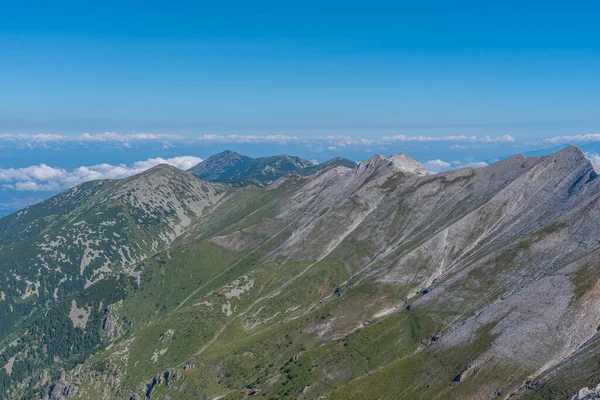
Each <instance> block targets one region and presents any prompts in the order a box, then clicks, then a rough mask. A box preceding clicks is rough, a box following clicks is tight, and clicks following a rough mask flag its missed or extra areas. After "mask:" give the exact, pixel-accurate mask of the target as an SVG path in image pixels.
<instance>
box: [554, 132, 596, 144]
mask: <svg viewBox="0 0 600 400" xmlns="http://www.w3.org/2000/svg"><path fill="white" fill-rule="evenodd" d="M544 142H546V143H552V144H562V143H587V142H600V133H587V134H584V135H571V136H554V137H551V138H547V139H544Z"/></svg>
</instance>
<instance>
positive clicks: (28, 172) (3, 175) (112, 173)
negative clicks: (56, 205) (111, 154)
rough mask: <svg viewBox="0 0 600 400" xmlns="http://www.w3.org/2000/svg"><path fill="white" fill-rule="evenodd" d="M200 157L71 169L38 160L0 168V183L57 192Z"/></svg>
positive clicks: (186, 166)
mask: <svg viewBox="0 0 600 400" xmlns="http://www.w3.org/2000/svg"><path fill="white" fill-rule="evenodd" d="M201 161H202V159H201V158H198V157H194V156H182V157H173V158H161V157H157V158H149V159H147V160H145V161H137V162H135V163H133V164H131V165H125V164H120V165H112V164H98V165H91V166H81V167H78V168H75V169H73V170H71V171H67V170H66V169H63V168H54V167H50V166H48V165H46V164H40V165H32V166H30V167H25V168H8V169H0V183H1V184H2V187H3V188H4V189H13V190H19V191H32V192H39V191H51V192H57V191H61V190H65V189H68V188H70V187H73V186H75V185H78V184H80V183H83V182H87V181H90V180H96V179H120V178H125V177H128V176H131V175H135V174H138V173H140V172H143V171H145V170H147V169H149V168H152V167H155V166H157V165H159V164H169V165H172V166H174V167H177V168H180V169H183V170H187V169H189V168H191V167H193V166H194V165H196V164H198V163H199V162H201Z"/></svg>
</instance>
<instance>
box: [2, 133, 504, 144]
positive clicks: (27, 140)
mask: <svg viewBox="0 0 600 400" xmlns="http://www.w3.org/2000/svg"><path fill="white" fill-rule="evenodd" d="M2 142H4V143H19V144H20V143H23V144H25V145H31V144H38V145H43V144H45V143H60V142H69V143H119V144H121V145H122V146H123V147H130V146H131V143H135V142H158V143H161V144H162V145H163V147H170V146H171V144H172V143H177V142H186V143H187V142H198V143H203V142H218V143H279V144H286V143H305V144H311V143H317V144H320V145H326V146H333V147H337V148H343V147H345V146H371V145H378V144H390V143H402V142H423V143H426V142H453V143H457V142H481V143H499V142H516V139H515V138H514V137H512V136H511V135H503V136H498V137H490V136H485V137H483V138H478V137H477V136H465V135H451V136H426V135H418V136H410V135H402V134H399V135H393V136H383V137H379V138H375V137H367V138H365V137H355V136H342V135H328V136H312V137H299V136H289V135H279V134H278V135H214V134H204V135H201V136H198V137H186V136H181V135H172V134H155V133H145V132H141V133H134V134H119V133H115V132H104V133H98V134H90V133H84V134H81V135H78V136H69V135H57V134H47V133H42V134H36V135H25V134H0V143H2Z"/></svg>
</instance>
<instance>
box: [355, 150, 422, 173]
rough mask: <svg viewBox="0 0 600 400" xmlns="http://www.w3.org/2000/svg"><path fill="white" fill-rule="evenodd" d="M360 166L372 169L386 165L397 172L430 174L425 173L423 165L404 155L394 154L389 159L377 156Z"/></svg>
mask: <svg viewBox="0 0 600 400" xmlns="http://www.w3.org/2000/svg"><path fill="white" fill-rule="evenodd" d="M359 165H361V166H364V167H365V168H370V169H372V168H376V167H379V166H381V165H386V166H387V167H391V168H393V169H394V170H395V171H401V172H404V173H409V174H415V175H429V173H428V172H427V171H425V169H424V168H423V167H422V166H421V164H419V163H418V162H417V161H416V160H415V159H413V158H411V157H409V156H408V155H406V154H404V153H401V154H392V155H391V156H389V157H388V158H386V157H384V156H382V155H381V154H375V155H374V156H372V157H370V158H369V159H367V160H365V161H363V162H361V163H360V164H359Z"/></svg>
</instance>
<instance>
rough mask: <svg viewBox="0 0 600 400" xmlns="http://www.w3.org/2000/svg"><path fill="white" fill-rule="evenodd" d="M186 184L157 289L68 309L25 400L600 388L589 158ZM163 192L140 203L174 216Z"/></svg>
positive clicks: (152, 267)
mask: <svg viewBox="0 0 600 400" xmlns="http://www.w3.org/2000/svg"><path fill="white" fill-rule="evenodd" d="M172 174H173V175H172V176H170V178H169V179H168V181H169V182H171V181H175V182H183V183H181V184H177V185H172V184H170V185H168V191H169V193H170V192H171V191H173V192H175V193H178V194H177V196H175V197H176V198H177V199H178V203H177V204H181V206H177V207H172V208H170V209H171V210H172V211H170V212H166V213H165V214H166V215H169V216H172V217H173V218H174V219H175V220H176V221H185V224H182V223H181V222H180V223H179V225H177V226H180V227H179V228H177V229H178V230H177V231H176V232H177V233H178V235H177V237H176V238H174V239H173V240H171V241H170V243H169V244H166V245H165V246H163V247H162V248H158V247H157V248H156V251H154V250H152V248H150V253H154V254H152V256H151V257H147V258H145V259H143V260H141V261H139V262H138V263H136V266H135V271H139V280H137V282H134V280H135V279H137V277H128V276H127V274H121V275H119V276H120V278H119V277H114V279H116V280H111V279H112V278H111V279H103V280H101V281H98V282H96V283H94V284H92V285H89V286H88V287H86V288H84V289H83V291H82V292H80V293H81V294H80V295H75V296H76V297H74V298H70V297H65V298H64V301H63V302H62V303H61V302H60V297H59V303H60V304H57V305H56V306H55V307H51V308H50V309H49V312H50V313H53V314H51V315H56V318H57V319H60V318H63V320H64V321H65V323H66V325H65V324H59V325H52V326H49V327H47V328H46V326H45V325H44V323H40V324H39V325H40V328H38V329H34V328H28V330H27V332H26V334H25V335H22V334H21V333H20V332H16V331H15V333H14V336H7V338H6V340H5V341H4V342H3V344H2V346H6V347H5V349H4V350H3V351H2V353H0V357H2V360H3V361H4V362H5V368H4V370H5V372H6V374H3V373H2V370H1V369H0V382H2V379H9V380H10V381H9V382H13V381H12V379H13V378H14V377H15V376H19V377H20V376H24V377H25V379H24V380H23V382H25V383H24V384H19V385H15V386H9V387H10V389H8V390H9V392H7V393H9V395H10V396H11V397H14V398H21V397H23V396H26V395H27V393H36V394H42V395H43V394H47V395H48V397H49V398H106V399H113V398H114V399H121V398H124V399H129V398H138V399H141V398H144V397H146V398H157V399H166V398H171V399H176V398H230V399H238V398H239V399H241V398H247V397H249V396H256V397H259V398H260V397H266V398H307V399H308V398H331V399H352V398H357V399H361V398H382V399H386V398H389V399H402V398H406V399H414V398H423V399H442V398H443V399H465V398H473V399H486V398H490V399H491V398H503V399H508V398H513V399H514V398H523V399H554V398H556V399H559V398H561V399H562V398H567V399H568V398H571V397H572V396H573V394H574V393H578V392H579V389H580V388H582V387H585V386H587V387H595V385H596V384H597V382H598V379H600V367H598V365H600V364H599V362H600V350H599V349H600V336H599V334H598V330H597V327H598V326H600V312H599V311H598V310H600V296H598V293H599V292H598V282H599V278H598V277H599V276H600V274H598V272H600V262H598V261H597V260H599V258H598V256H599V255H600V242H599V241H598V239H597V237H598V236H599V234H600V232H599V230H600V225H599V224H598V223H597V221H598V220H599V219H600V208H599V207H598V201H599V200H600V183H599V182H600V180H598V179H596V178H597V177H598V170H597V168H596V166H595V165H594V164H593V163H591V162H590V161H589V160H588V159H587V158H586V157H585V155H584V154H583V153H582V152H581V150H579V149H578V148H577V147H574V146H570V147H567V148H564V149H562V150H561V151H559V152H557V153H554V154H552V155H549V156H546V157H529V158H525V157H523V156H520V155H517V156H513V157H510V158H507V159H505V160H502V161H500V162H497V163H495V164H492V165H490V166H487V167H484V168H477V169H475V168H464V169H460V170H454V171H448V172H445V173H440V174H433V175H431V174H428V173H427V172H426V171H424V170H423V169H422V167H421V166H420V165H419V164H418V163H416V161H414V160H412V159H411V158H410V157H408V156H406V155H392V156H390V157H387V158H386V157H383V156H380V155H376V156H373V157H371V158H370V159H368V160H365V161H363V162H361V163H359V164H358V165H356V166H354V167H351V168H349V167H346V166H340V165H336V164H335V163H332V164H331V165H328V166H327V167H326V168H324V169H322V170H319V171H317V172H315V173H313V174H311V175H303V174H292V175H284V176H281V177H279V178H278V179H276V180H274V181H273V183H271V184H270V185H268V186H266V187H264V188H258V187H255V186H247V187H244V188H239V189H236V188H231V187H225V186H214V187H213V186H210V185H213V184H210V183H206V182H202V181H200V180H197V178H195V177H191V178H189V177H188V176H189V175H190V174H186V173H183V172H181V171H172ZM180 175H181V176H180ZM184 176H185V178H183V177H184ZM130 179H131V181H129V183H127V184H126V185H125V187H127V188H128V189H127V190H125V193H126V192H127V191H131V193H132V194H133V193H138V191H136V190H133V189H132V188H133V187H137V185H141V186H142V187H145V186H146V184H145V183H141V182H143V178H140V177H134V178H130ZM184 183H185V184H184ZM120 185H121V184H120ZM186 185H188V186H189V187H188V186H186ZM205 185H208V186H205ZM119 187H122V186H119ZM159 187H160V188H163V189H157V188H153V190H152V191H148V192H144V191H142V192H140V193H147V194H148V196H149V197H146V195H145V194H144V195H141V194H138V195H137V197H136V198H137V199H138V200H134V199H133V198H127V200H126V201H124V202H125V203H126V204H128V205H132V206H134V207H135V208H136V209H138V208H140V207H142V206H141V204H148V206H146V207H142V209H144V208H147V211H148V212H149V213H150V214H151V215H154V214H159V213H161V212H163V211H157V210H165V208H164V207H165V204H170V203H169V201H167V202H161V201H159V200H158V199H157V198H154V197H153V196H152V194H153V193H157V194H158V195H159V197H161V198H162V196H163V195H164V196H167V194H166V193H167V186H164V185H163V186H161V185H159ZM78 190H82V189H78ZM119 190H121V189H119ZM138 190H139V189H138ZM161 190H162V191H163V192H165V193H161ZM221 190H223V191H221ZM188 191H191V192H193V193H195V195H193V196H192V197H190V198H186V197H185V193H188ZM81 193H86V192H81ZM111 193H113V192H112V191H111ZM114 193H121V194H119V195H117V196H116V198H120V199H122V198H123V197H122V196H123V194H122V193H123V192H122V191H116V192H114ZM203 193H204V194H206V196H202V194H203ZM209 194H210V195H209ZM167 197H168V198H169V199H171V198H172V197H171V196H167ZM209 199H210V201H208V200H209ZM198 202H200V203H202V204H206V206H203V207H197V204H198ZM49 204H50V203H49ZM61 204H62V203H61ZM150 205H152V207H159V208H154V209H151V208H150V207H151V206H150ZM160 207H162V208H160ZM185 207H187V208H185ZM178 208H179V209H180V211H179V212H178V211H177V209H178ZM188 209H189V210H190V211H186V210H188ZM40 210H50V211H51V212H52V215H54V214H56V210H54V209H51V208H50V206H49V205H47V206H45V208H42V209H40ZM181 210H184V211H181ZM192 210H196V211H192ZM50 211H49V212H50ZM71 212H74V211H71ZM40 214H42V212H41V211H40V212H39V214H38V215H40ZM73 215H75V214H73ZM179 215H181V216H179ZM55 218H56V217H54V218H51V219H50V218H48V220H49V221H50V223H52V221H54V219H55ZM36 220H39V218H38V219H36ZM41 220H42V221H46V219H44V217H42V218H41ZM143 220H144V219H142V221H143ZM2 222H3V221H2V220H0V226H2ZM46 223H47V222H43V223H42V222H40V224H46ZM75 223H76V221H75ZM19 226H20V227H26V226H29V225H27V224H22V225H19ZM160 226H163V224H160ZM167 226H168V227H169V228H170V229H171V230H174V229H175V228H173V227H172V225H167ZM45 229H47V225H31V227H30V228H29V232H30V233H28V231H27V230H26V229H23V228H19V230H18V232H16V233H14V234H13V237H14V238H17V239H9V238H10V236H8V235H5V237H6V238H4V237H3V240H6V241H7V242H8V241H10V240H21V241H22V243H26V242H27V241H28V240H31V238H34V237H38V236H40V234H41V232H42V231H44V230H45ZM162 229H165V230H166V229H167V228H162ZM36 230H37V232H40V233H36ZM117 233H118V234H120V233H119V232H117ZM28 235H30V236H31V237H29V236H28ZM142 243H143V242H142ZM9 246H12V244H11V245H9ZM5 248H6V246H5V247H3V248H2V250H3V249H5ZM3 251H4V250H3ZM86 269H87V268H86ZM90 269H92V268H90ZM92 270H93V269H92ZM41 289H42V286H40V290H39V293H42V292H47V290H41ZM32 290H33V289H32ZM73 293H79V292H73ZM30 296H32V297H36V295H35V294H32V295H30ZM15 304H16V303H15ZM47 315H50V314H47ZM61 316H62V317H61ZM46 320H47V319H46ZM23 327H25V325H23ZM67 328H68V329H67ZM47 329H55V330H57V329H63V330H66V332H68V334H69V335H71V336H70V337H72V340H71V341H72V343H73V345H72V346H70V348H69V349H62V348H61V347H60V346H59V345H58V344H57V343H55V342H53V341H52V340H50V339H49V338H48V337H47V336H46V335H47V332H49V331H48V330H47ZM19 330H21V329H19ZM82 332H83V333H82ZM78 335H80V336H78ZM94 335H96V336H94ZM80 337H81V339H78V338H80ZM15 339H16V342H14V341H15ZM9 341H13V342H12V343H16V344H9ZM88 342H89V343H92V344H93V345H87V344H86V343H88ZM44 349H46V350H44ZM44 352H47V353H48V355H47V356H44ZM28 354H29V355H30V356H27V355H28ZM32 354H39V356H36V357H41V358H43V357H46V358H43V359H44V360H46V361H45V362H44V363H41V362H39V363H37V364H35V363H31V360H35V359H36V358H35V357H31V355H32ZM53 354H54V356H53ZM56 354H59V355H60V356H61V357H62V355H64V354H77V355H79V356H77V357H76V358H72V359H69V362H66V360H62V359H61V360H60V361H56V359H52V357H55V355H56ZM51 356H52V357H51ZM27 362H30V365H27ZM8 365H10V368H7V366H8ZM24 368H26V370H27V371H33V372H27V373H26V372H20V371H23V369H24ZM8 369H10V370H11V372H10V373H8ZM61 373H62V375H61ZM42 376H44V377H45V378H44V380H43V381H44V384H40V383H39V382H41V380H40V377H42ZM28 379H29V380H28ZM26 382H31V383H30V384H27V383H26ZM28 385H29V386H28ZM5 390H6V389H5ZM590 393H591V391H587V392H585V393H583V392H580V394H583V395H584V396H588V395H590ZM584 398H585V397H584Z"/></svg>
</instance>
